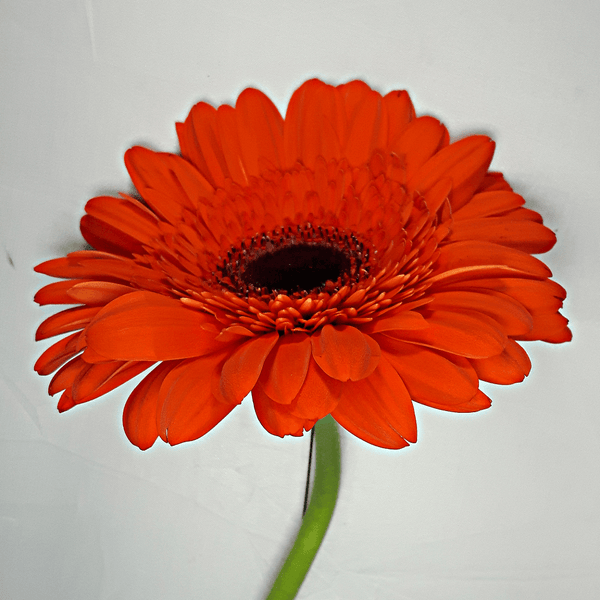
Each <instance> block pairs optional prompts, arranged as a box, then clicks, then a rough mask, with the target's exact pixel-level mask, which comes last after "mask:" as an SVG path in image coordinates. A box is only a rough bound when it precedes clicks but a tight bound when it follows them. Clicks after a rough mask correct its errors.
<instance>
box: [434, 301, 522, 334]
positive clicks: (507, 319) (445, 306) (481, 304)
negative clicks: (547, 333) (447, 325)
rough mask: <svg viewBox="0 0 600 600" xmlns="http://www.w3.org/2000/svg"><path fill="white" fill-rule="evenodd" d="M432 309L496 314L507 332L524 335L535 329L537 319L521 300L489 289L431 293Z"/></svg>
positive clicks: (496, 317)
mask: <svg viewBox="0 0 600 600" xmlns="http://www.w3.org/2000/svg"><path fill="white" fill-rule="evenodd" d="M431 298H432V301H431V303H429V304H428V305H427V308H428V310H449V311H456V312H466V313H467V314H468V313H469V312H475V313H479V314H484V315H488V316H489V317H492V319H494V320H495V321H496V322H497V323H498V324H499V325H500V326H501V328H502V331H504V333H505V334H506V335H510V336H514V335H523V334H526V333H528V332H529V331H531V328H532V327H533V318H532V316H531V314H529V312H527V310H526V309H525V308H524V306H523V305H522V304H521V303H520V302H517V301H516V300H514V299H513V298H511V297H510V296H507V295H506V294H500V293H495V292H493V291H488V292H486V293H479V292H471V291H458V290H457V291H447V292H436V293H433V294H431Z"/></svg>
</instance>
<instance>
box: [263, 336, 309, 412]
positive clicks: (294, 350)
mask: <svg viewBox="0 0 600 600" xmlns="http://www.w3.org/2000/svg"><path fill="white" fill-rule="evenodd" d="M310 355H311V344H310V338H309V336H308V334H306V333H302V332H298V333H292V334H288V335H284V336H282V337H281V338H280V339H279V341H278V343H277V345H276V346H275V348H273V350H271V353H270V354H269V356H268V357H267V360H266V361H265V364H264V367H263V369H262V372H261V375H260V379H259V381H260V384H261V385H262V387H263V389H264V391H265V392H266V394H267V395H268V396H269V398H271V399H273V400H274V401H275V402H279V403H280V404H289V403H290V402H291V401H292V400H293V399H294V398H295V397H296V396H297V395H298V392H299V391H300V388H301V387H302V384H303V383H304V380H305V378H306V373H307V371H308V364H309V361H310Z"/></svg>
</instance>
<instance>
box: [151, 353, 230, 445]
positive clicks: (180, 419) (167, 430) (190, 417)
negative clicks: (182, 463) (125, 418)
mask: <svg viewBox="0 0 600 600" xmlns="http://www.w3.org/2000/svg"><path fill="white" fill-rule="evenodd" d="M223 358H224V356H223V355H222V354H217V355H210V356H202V357H200V358H195V359H191V360H186V361H183V362H182V363H181V364H179V365H178V366H177V367H175V368H174V369H172V370H171V371H170V372H169V373H168V374H167V376H166V377H165V378H164V380H163V382H162V384H161V387H160V392H159V404H160V415H159V419H158V431H159V434H160V436H161V438H162V439H163V440H164V441H165V442H168V443H169V444H171V445H172V446H173V445H175V444H181V443H182V442H189V441H191V440H195V439H197V438H199V437H201V436H203V435H204V434H206V433H208V432H209V431H210V430H211V429H212V428H213V427H214V426H215V425H217V423H219V422H220V421H222V420H223V419H224V418H225V417H226V416H227V415H228V414H229V413H230V412H231V411H232V410H233V409H234V408H235V405H234V404H225V403H224V402H221V401H220V400H218V399H217V398H215V396H214V395H213V394H212V385H211V380H212V379H214V378H218V376H219V372H218V371H219V369H220V365H221V364H222V362H223Z"/></svg>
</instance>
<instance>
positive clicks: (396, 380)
mask: <svg viewBox="0 0 600 600" xmlns="http://www.w3.org/2000/svg"><path fill="white" fill-rule="evenodd" d="M331 415H332V417H333V418H334V419H335V420H336V421H337V422H338V423H339V424H340V425H341V426H342V427H343V428H344V429H347V430H348V431H349V432H350V433H353V434H354V435H355V436H357V437H359V438H361V439H362V440H364V441H365V442H368V443H370V444H373V445H375V446H381V447H382V448H403V447H404V446H407V445H408V443H407V442H416V441H417V423H416V419H415V413H414V410H413V405H412V401H411V399H410V395H409V393H408V391H407V389H406V386H405V385H404V383H403V381H402V379H401V378H400V376H399V375H398V373H397V372H396V371H395V370H394V368H393V367H392V365H391V364H390V363H389V362H388V360H387V359H386V358H385V357H384V356H382V357H381V360H380V361H379V365H378V366H377V369H375V371H374V372H373V373H372V374H371V375H370V376H369V377H367V378H366V379H361V380H360V381H356V382H348V383H345V384H344V389H343V390H342V396H341V398H340V401H339V404H338V405H337V408H336V409H335V410H334V411H333V412H332V413H331Z"/></svg>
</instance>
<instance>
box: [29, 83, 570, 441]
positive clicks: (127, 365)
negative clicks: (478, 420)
mask: <svg viewBox="0 0 600 600" xmlns="http://www.w3.org/2000/svg"><path fill="white" fill-rule="evenodd" d="M177 134H178V137H179V142H180V147H181V156H178V155H174V154H168V153H160V152H154V151H152V150H148V149H145V148H140V147H135V148H132V149H131V150H129V151H128V152H127V153H126V156H125V164H126V167H127V169H128V171H129V174H130V176H131V179H132V182H133V184H134V185H135V187H136V189H137V192H138V194H139V197H137V198H136V197H133V196H129V195H125V194H122V195H120V196H119V197H117V198H112V197H106V196H102V197H98V198H94V199H92V200H90V201H89V202H88V204H87V205H86V214H85V216H84V217H83V219H82V221H81V231H82V233H83V236H84V238H85V239H86V241H87V242H88V243H89V244H91V245H92V246H93V247H94V248H95V249H94V250H90V251H82V252H75V253H71V254H69V255H68V256H66V257H64V258H58V259H54V260H50V261H47V262H45V263H42V264H41V265H39V266H38V267H37V271H38V272H40V273H45V274H47V275H50V276H53V277H58V278H61V279H62V281H59V282H56V283H51V284H49V285H46V286H45V287H44V288H42V289H41V290H40V291H39V292H38V294H37V295H36V300H37V301H38V302H39V303H40V304H57V305H66V306H67V307H66V308H65V309H64V310H62V312H59V313H57V314H55V315H53V316H51V317H49V318H48V319H46V320H45V321H44V322H43V323H42V324H41V325H40V327H39V329H38V332H37V339H40V340H42V339H47V338H50V337H54V336H58V335H65V334H66V335H65V337H62V338H61V339H59V340H58V341H57V342H55V343H54V344H53V345H51V346H50V347H49V348H48V349H47V350H46V351H45V352H44V353H43V354H42V355H41V356H40V358H39V359H38V361H37V362H36V365H35V369H36V370H37V371H38V372H39V373H40V374H42V375H48V374H51V373H55V375H54V376H53V379H52V381H51V383H50V387H49V391H50V393H51V394H54V393H57V392H60V391H62V395H61V399H60V401H59V409H60V410H67V409H69V408H71V407H73V406H74V405H75V404H80V403H82V402H86V401H88V400H91V399H93V398H96V397H98V396H100V395H102V394H104V393H107V392H108V391H110V390H112V389H115V388H116V387H118V386H120V385H122V384H123V383H125V382H126V381H128V380H130V379H132V378H133V377H135V376H137V375H139V374H140V373H142V372H143V371H146V370H147V369H152V370H151V371H150V372H149V373H147V374H146V375H145V376H144V378H143V379H142V380H141V381H140V382H139V383H138V385H137V387H135V389H134V390H133V392H132V393H131V394H130V396H129V399H128V400H127V403H126V405H125V411H124V416H123V423H124V427H125V431H126V433H127V436H128V437H129V439H130V440H131V442H132V443H134V444H136V445H137V446H138V447H140V448H142V449H146V448H149V447H150V446H152V444H153V443H154V441H155V440H156V439H157V438H158V437H161V438H162V439H163V440H164V441H166V442H168V443H170V444H178V443H181V442H184V441H189V440H192V439H196V438H198V437H200V436H202V435H204V434H205V433H206V432H208V431H209V430H210V429H212V428H213V427H214V426H215V425H216V424H217V423H218V422H219V421H220V420H222V419H223V418H224V417H225V416H226V415H227V414H229V412H230V411H231V410H233V408H234V407H235V406H236V405H237V404H239V403H240V402H241V401H242V400H243V398H244V397H245V396H246V395H247V394H248V393H249V392H251V393H252V397H253V402H254V407H255V411H256V414H257V417H258V419H259V421H260V423H261V424H262V425H263V426H264V427H265V429H266V430H267V431H269V432H270V433H272V434H274V435H278V436H284V435H296V436H297V435H302V433H303V432H304V431H306V430H308V429H310V428H311V427H312V426H313V425H314V423H315V422H316V421H317V420H318V419H320V418H322V417H324V416H325V415H327V414H332V415H333V417H334V418H335V419H336V420H337V421H338V423H339V424H340V425H342V426H343V427H345V428H346V429H347V430H348V431H350V432H351V433H353V434H354V435H356V436H358V437H360V438H361V439H363V440H365V441H366V442H368V443H371V444H375V445H378V446H382V447H385V448H401V447H403V446H406V445H407V444H408V443H411V442H415V441H416V436H417V426H416V420H415V415H414V410H413V402H419V403H421V404H424V405H427V406H430V407H433V408H438V409H442V410H447V411H454V412H472V411H475V410H481V409H484V408H487V407H488V406H489V405H490V401H489V398H488V397H487V396H486V395H485V394H484V393H483V392H482V391H481V390H479V381H480V380H483V381H488V382H492V383H497V384H510V383H515V382H518V381H521V380H522V379H523V378H524V377H525V376H526V375H527V374H528V373H529V370H530V368H531V364H530V362H529V359H528V357H527V354H526V353H525V351H524V350H523V348H522V346H521V342H523V341H526V340H544V341H548V342H553V343H560V342H564V341H568V340H569V339H570V336H571V334H570V331H569V329H568V327H567V321H566V319H565V318H564V317H563V316H562V315H561V314H560V313H559V309H560V308H561V307H562V302H563V300H564V299H565V292H564V290H563V289H562V288H561V287H560V286H559V285H558V284H557V283H555V282H553V281H551V280H550V277H551V272H550V270H549V269H548V268H547V266H546V265H544V263H542V262H541V261H540V260H539V259H538V258H535V257H533V256H532V254H539V253H543V252H546V251H548V250H549V249H550V248H552V246H553V245H554V243H555V241H556V238H555V236H554V233H553V232H552V231H551V230H549V229H548V228H546V227H545V226H544V225H543V222H542V218H541V217H540V215H539V214H538V213H536V212H533V211H531V210H529V209H526V208H524V207H523V204H524V200H523V198H522V197H521V196H519V195H518V194H516V193H514V192H513V191H512V189H511V188H510V186H509V185H508V184H507V183H506V181H505V180H504V178H503V177H502V175H501V174H499V173H493V172H489V171H488V169H489V166H490V162H491V160H492V155H493V152H494V143H493V142H492V141H491V140H490V139H489V138H487V137H485V136H470V137H467V138H465V139H462V140H459V141H457V142H454V143H450V138H449V135H448V131H447V129H446V128H445V127H444V125H442V124H441V123H440V122H439V121H437V120H436V119H434V118H432V117H428V116H422V117H417V116H416V115H415V111H414V108H413V106H412V103H411V101H410V98H409V96H408V94H407V93H406V92H403V91H395V92H391V93H389V94H387V95H386V96H381V95H380V94H379V93H377V92H376V91H374V90H371V89H370V88H369V87H368V86H367V85H366V84H365V83H363V82H360V81H353V82H350V83H347V84H344V85H340V86H338V87H332V86H329V85H327V84H325V83H323V82H321V81H318V80H311V81H308V82H306V83H305V84H303V85H302V86H301V87H300V88H299V89H298V90H297V91H296V92H294V94H293V95H292V98H291V100H290V103H289V106H288V110H287V113H286V115H285V118H283V117H282V116H281V115H280V114H279V112H278V111H277V109H276V107H275V106H274V104H273V103H272V102H271V101H270V100H269V99H268V98H267V97H266V96H265V95H264V94H262V93H261V92H259V91H258V90H254V89H248V90H245V91H244V92H243V93H242V94H241V95H240V97H239V98H238V101H237V103H236V105H235V107H231V106H220V107H219V108H217V109H215V108H214V107H212V106H210V105H208V104H206V103H199V104H197V105H196V106H194V107H193V108H192V110H191V112H190V114H189V116H188V118H187V119H186V120H185V122H184V123H179V124H178V125H177Z"/></svg>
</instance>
